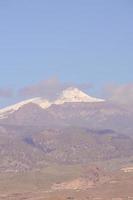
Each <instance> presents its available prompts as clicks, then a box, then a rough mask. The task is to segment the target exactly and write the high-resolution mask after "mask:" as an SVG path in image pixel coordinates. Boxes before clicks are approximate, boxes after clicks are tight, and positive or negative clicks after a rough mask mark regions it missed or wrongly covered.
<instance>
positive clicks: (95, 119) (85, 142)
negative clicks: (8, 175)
mask: <svg viewBox="0 0 133 200" xmlns="http://www.w3.org/2000/svg"><path fill="white" fill-rule="evenodd" d="M0 118H1V119H0V162H1V165H0V171H6V172H8V171H25V170H31V169H35V170H39V169H41V168H43V167H45V166H47V165H48V164H52V163H57V164H67V165H68V164H71V165H73V164H87V163H96V162H101V163H104V162H108V161H111V160H112V161H113V160H117V161H120V162H121V163H123V162H125V163H126V161H127V160H128V161H129V160H133V158H132V157H133V133H132V130H133V123H132V119H133V110H132V109H130V110H129V108H127V107H125V106H120V105H116V104H113V103H110V102H107V101H105V100H103V99H98V98H94V97H90V96H88V95H87V94H85V93H83V92H82V91H80V90H79V89H77V88H68V89H67V90H65V91H63V92H62V93H61V94H60V95H59V98H57V99H56V100H54V101H48V100H46V99H43V98H40V97H38V98H34V99H30V100H26V101H23V102H20V103H18V104H15V105H13V106H9V107H7V108H4V109H1V110H0Z"/></svg>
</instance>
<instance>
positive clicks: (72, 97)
mask: <svg viewBox="0 0 133 200" xmlns="http://www.w3.org/2000/svg"><path fill="white" fill-rule="evenodd" d="M101 101H104V100H103V99H98V98H94V97H91V96H89V95H87V94H86V93H84V92H82V91H81V90H79V89H78V88H73V87H70V88H68V89H66V90H64V91H63V92H62V94H61V95H60V97H59V99H57V100H56V101H55V103H56V104H61V103H65V102H101Z"/></svg>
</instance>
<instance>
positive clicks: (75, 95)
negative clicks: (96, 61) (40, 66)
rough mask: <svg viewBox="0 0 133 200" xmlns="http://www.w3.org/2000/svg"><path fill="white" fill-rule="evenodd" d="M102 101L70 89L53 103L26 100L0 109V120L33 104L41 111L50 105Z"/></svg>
mask: <svg viewBox="0 0 133 200" xmlns="http://www.w3.org/2000/svg"><path fill="white" fill-rule="evenodd" d="M103 101H104V100H103V99H98V98H94V97H91V96H88V95H87V94H85V93H84V92H82V91H80V90H79V89H77V88H73V87H71V88H68V89H66V90H64V91H62V93H61V94H59V97H58V99H56V100H54V101H49V100H47V99H44V98H42V97H36V98H33V99H28V100H25V101H22V102H20V103H17V104H15V105H11V106H9V107H6V108H4V109H1V110H0V119H2V118H6V117H8V115H10V114H12V113H13V112H15V111H17V110H18V109H20V108H21V107H23V106H25V105H27V104H29V103H34V104H36V105H38V106H40V107H41V108H43V109H47V108H49V107H50V106H51V105H61V104H64V103H66V102H68V103H72V102H73V103H76V102H91V103H92V102H103Z"/></svg>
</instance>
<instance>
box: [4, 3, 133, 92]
mask: <svg viewBox="0 0 133 200" xmlns="http://www.w3.org/2000/svg"><path fill="white" fill-rule="evenodd" d="M52 76H56V77H58V78H59V79H60V80H61V81H63V82H76V83H84V82H86V83H91V84H93V85H94V86H95V87H97V88H100V87H103V85H105V84H108V83H112V82H115V83H119V84H123V83H129V82H132V81H133V1H132V0H108V1H107V0H67V1H65V0H23V1H22V0H0V88H9V87H12V88H15V89H18V88H22V87H24V86H26V85H30V84H35V83H37V82H39V81H41V80H45V79H48V78H49V77H52Z"/></svg>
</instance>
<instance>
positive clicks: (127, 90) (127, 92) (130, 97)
mask: <svg viewBox="0 0 133 200" xmlns="http://www.w3.org/2000/svg"><path fill="white" fill-rule="evenodd" d="M105 94H106V96H107V98H108V99H109V100H111V101H113V102H116V103H121V104H127V105H131V104H133V83H129V84H123V85H108V86H106V88H105Z"/></svg>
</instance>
